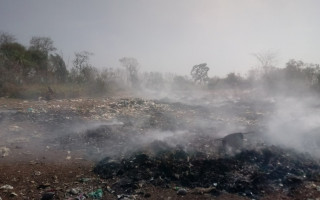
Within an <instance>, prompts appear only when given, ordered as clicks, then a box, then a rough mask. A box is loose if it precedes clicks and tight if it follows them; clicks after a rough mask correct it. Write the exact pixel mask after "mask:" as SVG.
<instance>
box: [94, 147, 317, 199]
mask: <svg viewBox="0 0 320 200" xmlns="http://www.w3.org/2000/svg"><path fill="white" fill-rule="evenodd" d="M150 149H151V150H150ZM319 170H320V165H319V163H318V162H317V161H315V160H313V159H312V158H311V157H309V156H308V155H305V154H301V153H297V152H295V151H294V150H289V149H283V148H279V147H275V146H269V147H267V146H266V147H263V148H261V149H255V150H252V149H251V150H249V149H248V150H244V151H242V152H240V153H238V154H236V155H234V156H230V157H220V158H216V159H214V158H208V157H207V156H206V154H204V153H201V152H187V151H184V150H183V149H182V147H174V148H172V147H169V146H168V145H167V144H166V143H164V142H160V141H155V142H153V143H151V144H150V146H148V149H144V150H143V149H141V150H140V151H138V152H135V153H133V154H132V155H131V156H129V157H127V158H123V159H119V160H114V159H112V158H110V157H106V158H105V159H103V160H102V161H100V162H99V163H98V164H97V165H96V167H95V169H94V171H95V172H96V173H97V174H99V175H100V176H101V177H102V178H105V179H111V178H115V179H116V180H118V181H117V182H116V183H115V184H113V186H112V187H111V188H112V189H113V190H114V191H115V192H116V193H119V194H122V193H127V194H132V193H136V191H137V190H139V188H140V187H141V186H142V185H144V184H153V185H155V186H160V187H164V188H172V187H185V188H189V189H190V190H191V191H194V190H196V189H195V188H203V189H207V190H209V192H210V193H211V194H212V195H219V194H220V193H222V192H228V193H235V194H240V195H245V196H248V197H252V198H259V197H260V196H263V195H264V194H267V193H270V192H275V191H283V192H286V193H287V194H288V195H290V194H291V192H292V191H294V190H295V189H296V188H298V187H299V186H301V184H303V183H304V182H306V181H315V180H317V181H319V180H320V174H319Z"/></svg>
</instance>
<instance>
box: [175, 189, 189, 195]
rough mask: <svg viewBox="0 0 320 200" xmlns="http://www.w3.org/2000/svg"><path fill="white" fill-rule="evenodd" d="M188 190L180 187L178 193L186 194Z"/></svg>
mask: <svg viewBox="0 0 320 200" xmlns="http://www.w3.org/2000/svg"><path fill="white" fill-rule="evenodd" d="M187 193H188V192H187V190H186V189H184V188H180V189H179V190H178V191H177V195H186V194H187Z"/></svg>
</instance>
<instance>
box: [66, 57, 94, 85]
mask: <svg viewBox="0 0 320 200" xmlns="http://www.w3.org/2000/svg"><path fill="white" fill-rule="evenodd" d="M92 55H93V53H90V52H87V51H82V52H77V53H75V58H74V60H73V68H72V69H71V74H72V76H74V77H73V78H75V79H77V81H78V82H79V83H80V82H86V81H89V80H92V79H93V78H94V76H95V74H96V69H95V68H94V67H93V66H92V65H91V64H90V62H89V59H90V56H92Z"/></svg>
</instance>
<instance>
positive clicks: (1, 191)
mask: <svg viewBox="0 0 320 200" xmlns="http://www.w3.org/2000/svg"><path fill="white" fill-rule="evenodd" d="M195 96H197V98H191V97H190V96H189V95H187V94H186V95H181V96H180V97H179V98H159V99H157V100H155V99H152V98H148V99H147V98H137V97H128V98H120V97H119V98H97V99H61V100H51V101H24V100H13V99H6V98H2V99H0V106H1V107H0V136H1V140H0V156H1V157H0V199H3V200H4V199H43V200H50V199H79V200H82V199H168V200H169V199H309V200H311V199H314V200H315V199H319V198H320V163H319V162H318V156H317V155H318V152H317V150H318V148H319V146H318V145H320V138H318V137H317V135H318V130H319V129H318V128H317V126H318V124H319V123H318V122H319V120H318V117H316V116H317V115H318V114H317V113H318V112H319V108H320V107H319V105H317V103H316V102H315V103H314V101H313V100H308V101H306V102H305V103H303V104H302V103H301V101H297V102H298V103H297V102H296V101H295V100H293V99H281V98H261V97H259V98H258V97H257V96H254V95H251V96H249V95H248V94H246V95H245V94H243V95H242V96H241V95H238V96H237V97H236V96H234V95H226V94H224V95H217V94H201V95H200V94H199V95H195ZM283 105H284V106H283ZM290 105H294V107H291V106H290ZM288 107H290V109H289V111H288V110H287V108H288Z"/></svg>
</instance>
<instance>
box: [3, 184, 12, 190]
mask: <svg viewBox="0 0 320 200" xmlns="http://www.w3.org/2000/svg"><path fill="white" fill-rule="evenodd" d="M0 190H13V187H12V186H11V185H3V186H1V187H0Z"/></svg>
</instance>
